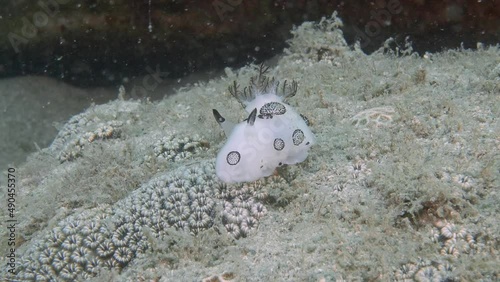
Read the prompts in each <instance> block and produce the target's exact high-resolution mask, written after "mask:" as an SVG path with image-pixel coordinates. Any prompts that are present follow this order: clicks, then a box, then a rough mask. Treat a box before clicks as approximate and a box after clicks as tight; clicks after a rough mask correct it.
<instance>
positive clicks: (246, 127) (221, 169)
mask: <svg viewBox="0 0 500 282" xmlns="http://www.w3.org/2000/svg"><path fill="white" fill-rule="evenodd" d="M267 69H268V68H266V67H264V66H263V65H261V66H260V68H259V74H258V75H257V76H255V77H252V78H251V79H250V85H249V86H248V87H245V88H244V90H243V92H242V91H240V90H239V89H238V85H237V84H236V82H234V84H233V85H232V86H231V87H229V92H230V93H231V94H232V95H233V96H234V97H235V98H237V99H238V100H239V102H240V103H241V104H242V105H243V107H244V108H245V110H246V111H247V112H248V113H249V116H248V118H247V119H245V120H244V121H243V122H241V123H239V124H233V123H230V122H229V121H227V120H226V119H224V118H223V117H222V115H221V114H220V113H219V112H218V111H217V110H215V109H214V110H213V114H214V117H215V119H216V121H217V122H218V123H219V124H220V125H221V127H222V128H223V130H224V132H225V134H226V136H227V137H228V140H227V142H226V144H225V145H224V147H222V149H221V150H220V152H219V153H218V155H217V161H216V165H215V170H216V173H217V176H218V177H219V178H220V179H221V180H222V181H224V182H227V183H234V182H249V181H255V180H257V179H259V178H262V177H265V176H269V175H271V174H273V172H274V171H275V169H276V168H277V167H279V166H282V165H284V164H296V163H300V162H302V161H304V160H305V159H306V158H307V155H308V151H309V148H310V147H311V145H313V144H314V141H315V138H314V134H313V133H312V132H311V130H310V129H309V127H308V120H307V118H305V117H304V116H303V115H300V114H298V113H297V112H296V111H295V110H294V109H293V108H292V107H291V106H290V105H288V104H286V103H285V102H284V101H285V100H286V99H287V98H290V97H293V96H294V95H295V94H296V93H297V83H296V82H295V81H293V82H292V83H291V84H287V82H286V81H285V82H284V83H283V85H282V86H280V85H279V82H275V81H274V78H272V79H269V78H268V77H266V76H265V73H266V71H267Z"/></svg>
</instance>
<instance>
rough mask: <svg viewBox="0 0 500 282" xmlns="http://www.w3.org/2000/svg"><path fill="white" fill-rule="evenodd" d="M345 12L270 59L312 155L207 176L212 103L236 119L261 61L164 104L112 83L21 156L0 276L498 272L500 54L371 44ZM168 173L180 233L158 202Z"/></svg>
mask: <svg viewBox="0 0 500 282" xmlns="http://www.w3.org/2000/svg"><path fill="white" fill-rule="evenodd" d="M339 24H340V22H339V20H338V19H330V20H324V21H322V22H321V23H320V24H313V23H305V24H303V25H302V26H300V27H298V28H297V29H295V30H294V31H293V33H294V38H293V39H292V40H291V41H290V47H289V48H288V49H287V50H285V52H284V54H283V56H282V57H281V58H280V59H279V60H278V62H277V65H273V66H271V68H270V72H271V75H273V76H274V77H276V78H277V79H279V80H285V79H286V80H292V79H294V80H296V81H297V82H298V83H299V90H298V94H297V95H296V96H295V97H293V98H291V99H290V100H289V103H290V104H291V105H292V106H294V107H295V108H296V110H297V111H298V112H300V113H302V114H304V115H305V116H307V117H308V118H309V120H310V122H311V128H312V131H313V132H314V133H315V135H316V139H317V140H316V141H317V142H316V144H314V146H313V147H312V148H311V150H310V154H309V157H308V158H307V160H306V161H305V162H303V163H301V164H298V165H294V166H288V167H285V168H282V169H280V170H279V171H278V173H277V174H276V175H275V176H273V177H270V178H269V179H266V180H262V181H258V182H255V183H249V184H245V185H228V186H225V185H223V184H221V183H220V182H219V181H218V180H217V179H216V178H215V176H214V175H213V167H212V166H213V163H214V160H215V156H216V154H217V152H218V150H219V149H220V148H221V146H222V145H223V144H224V142H225V136H224V134H223V132H222V130H221V129H220V127H219V126H218V124H217V123H216V122H215V120H214V118H213V116H212V109H214V108H216V109H219V111H220V112H221V113H222V114H223V115H225V117H226V118H228V119H231V120H243V119H244V118H246V113H245V111H244V110H243V109H242V108H241V106H240V105H239V103H238V102H237V101H236V99H234V98H233V97H232V96H231V95H230V94H229V92H228V91H227V87H228V86H229V85H230V84H231V83H232V81H234V80H236V81H237V82H238V83H239V84H240V85H246V84H247V83H248V79H249V77H250V76H251V75H254V74H255V66H249V67H245V68H243V69H239V70H230V69H226V74H225V75H222V76H221V77H220V78H218V79H213V80H210V81H209V82H199V83H194V84H193V85H190V86H188V87H184V88H181V89H179V90H178V93H177V94H176V95H173V96H170V97H166V98H165V99H163V100H162V101H160V102H149V101H147V100H144V99H143V100H137V99H130V97H128V96H127V93H126V92H125V93H122V94H123V95H121V96H120V98H119V99H116V100H115V101H112V102H109V103H107V104H104V105H98V106H93V107H90V108H89V109H87V110H86V111H85V112H83V113H81V114H79V115H76V116H74V117H73V118H72V119H71V120H70V121H69V122H68V123H67V124H66V125H65V126H64V127H63V128H62V129H61V131H60V132H59V135H58V136H57V137H56V139H55V141H54V142H53V143H52V145H50V146H49V147H48V148H46V149H42V150H41V151H39V152H37V153H35V154H33V155H31V156H30V157H29V159H28V161H27V162H26V163H24V164H23V165H21V166H19V167H18V168H17V176H18V180H17V183H18V193H17V195H16V197H17V198H16V199H17V204H18V206H17V211H18V213H17V214H16V219H17V220H18V222H19V225H18V229H17V231H16V232H17V233H16V235H17V243H18V245H20V246H19V248H18V249H17V254H18V263H20V264H19V265H18V266H17V270H18V271H19V275H18V276H17V278H12V277H11V278H8V279H7V278H5V279H7V280H8V281H14V279H19V280H22V279H21V278H22V277H24V278H23V279H34V278H35V277H36V278H38V279H43V278H44V277H45V278H50V277H51V278H54V279H55V281H64V280H65V279H66V280H88V279H91V278H90V277H91V276H92V275H89V273H97V274H98V276H97V277H95V278H93V281H202V280H203V279H204V278H207V277H211V276H214V277H212V280H209V281H343V280H345V281H499V280H500V270H499V267H498V266H499V265H500V258H499V249H500V217H499V209H500V205H499V202H500V197H499V187H500V177H499V175H500V172H499V170H500V158H499V155H500V153H499V152H500V126H499V120H498V118H499V116H500V109H499V108H500V49H499V48H498V47H481V46H480V48H479V49H478V50H477V51H471V50H452V51H445V52H442V53H439V54H427V55H425V56H418V55H417V54H415V53H413V52H412V50H411V47H408V46H406V47H401V48H399V49H398V51H396V52H394V51H390V50H389V49H386V48H381V49H380V50H379V51H378V52H375V53H373V54H371V55H366V54H364V53H363V52H362V51H360V50H359V48H356V46H354V47H349V46H347V45H346V43H345V41H344V39H343V36H342V33H341V31H340V30H339V29H337V28H338V25H339ZM389 43H390V41H388V44H389ZM174 175H175V176H174ZM193 175H194V178H195V179H196V180H193V178H190V177H192V176H193ZM175 181H178V183H180V184H179V185H178V186H177V188H176V189H178V190H177V192H176V193H180V194H182V193H184V194H183V195H184V196H183V197H184V198H183V199H181V200H179V202H178V203H180V204H179V205H186V206H185V207H184V208H185V209H187V211H186V214H185V216H186V219H185V220H184V223H179V224H178V225H177V226H183V227H184V229H185V230H182V229H179V230H176V229H175V228H174V227H172V226H171V224H169V223H168V222H170V221H171V220H172V222H174V221H175V220H174V219H172V217H173V216H174V215H173V214H172V213H171V212H166V209H167V205H166V204H162V203H166V202H167V201H168V200H167V198H164V199H162V198H161V197H162V196H161V195H163V196H164V195H170V194H169V193H173V192H172V191H170V190H169V189H172V188H169V187H166V186H168V185H167V184H168V183H170V184H172V183H174V182H175ZM196 181H199V183H203V185H205V186H203V185H201V184H200V185H201V186H203V187H204V188H203V189H205V190H204V191H203V193H204V197H205V198H204V199H205V200H206V199H209V200H210V201H209V202H210V204H207V206H204V207H202V208H205V209H204V210H203V211H204V212H205V211H206V213H204V214H203V216H204V217H203V219H200V221H196V220H194V221H193V220H192V219H191V217H192V216H193V215H192V213H193V212H192V210H191V213H190V212H189V210H190V209H194V208H193V207H192V205H193V201H192V199H193V198H192V195H193V194H192V193H193V191H194V189H198V188H193V187H195V186H196V185H198V184H199V183H198V182H196ZM166 183H167V184H166ZM190 183H191V184H190ZM192 183H195V184H192ZM196 183H197V184H196ZM174 186H175V185H174ZM153 189H156V190H154V191H155V192H151V191H153ZM148 193H149V194H148ZM155 193H156V194H155ZM152 195H157V196H155V197H156V198H155V197H153V196H152ZM172 195H173V194H172ZM165 197H166V196H165ZM181 198H182V197H181ZM186 199H188V200H186ZM2 206H3V204H2ZM236 207H239V210H238V213H239V214H236V215H235V214H234V211H235V209H236ZM263 207H264V208H263ZM256 210H258V212H256ZM160 211H161V212H160ZM1 212H2V213H1V221H2V224H3V223H4V222H5V220H6V218H7V214H6V210H5V209H2V211H1ZM231 212H232V216H233V217H231V216H230V215H228V214H229V213H231ZM181 217H182V216H181ZM250 217H251V218H252V219H251V220H250V221H251V223H252V226H254V227H253V228H252V226H250V224H242V223H241V222H247V223H248V220H249V219H248V218H250ZM137 218H142V219H141V220H138V219H137ZM180 221H182V220H180ZM257 222H258V225H257V224H256V223H257ZM231 224H232V225H231ZM124 226H128V228H125V229H123V228H122V227H124ZM195 226H196V228H195ZM1 232H2V233H1V238H6V237H7V236H8V234H7V233H6V232H7V231H6V229H5V228H2V230H1ZM238 232H240V233H238ZM241 232H245V234H246V237H240V238H238V239H235V238H234V236H236V237H238V236H241V234H243V233H241ZM191 233H196V235H191ZM90 235H93V236H95V238H97V239H96V240H97V244H95V245H92V244H91V243H89V241H88V238H87V237H88V236H90ZM86 239H87V240H86ZM120 240H121V241H120ZM120 242H121V243H120ZM6 244H7V242H6V240H2V242H1V247H2V248H1V249H2V252H4V250H6V249H7V245H6ZM105 245H106V246H105ZM106 251H107V253H106ZM5 252H6V251H5ZM2 257H4V256H2ZM4 265H5V258H3V260H2V267H3V269H2V276H3V277H6V276H5V275H6V274H5V267H4ZM76 274H78V275H76ZM215 276H218V277H215ZM9 279H10V280H9Z"/></svg>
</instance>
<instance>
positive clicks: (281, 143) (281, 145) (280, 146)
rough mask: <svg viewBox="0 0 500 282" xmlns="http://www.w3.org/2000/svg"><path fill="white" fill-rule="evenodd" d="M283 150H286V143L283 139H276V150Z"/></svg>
mask: <svg viewBox="0 0 500 282" xmlns="http://www.w3.org/2000/svg"><path fill="white" fill-rule="evenodd" d="M283 148H285V141H283V139H281V138H276V139H274V149H276V151H281V150H283Z"/></svg>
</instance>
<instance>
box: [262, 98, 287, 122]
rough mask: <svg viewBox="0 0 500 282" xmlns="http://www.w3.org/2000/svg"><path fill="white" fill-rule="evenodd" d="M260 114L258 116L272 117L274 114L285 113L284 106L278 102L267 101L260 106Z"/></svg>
mask: <svg viewBox="0 0 500 282" xmlns="http://www.w3.org/2000/svg"><path fill="white" fill-rule="evenodd" d="M259 112H260V115H259V118H262V119H264V118H266V119H268V118H273V116H276V115H282V114H284V113H286V107H285V105H283V104H281V103H278V102H269V103H266V104H264V106H262V108H260V110H259Z"/></svg>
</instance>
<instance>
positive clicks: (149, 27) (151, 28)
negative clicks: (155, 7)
mask: <svg viewBox="0 0 500 282" xmlns="http://www.w3.org/2000/svg"><path fill="white" fill-rule="evenodd" d="M148 30H149V32H153V23H152V22H151V0H149V25H148Z"/></svg>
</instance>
